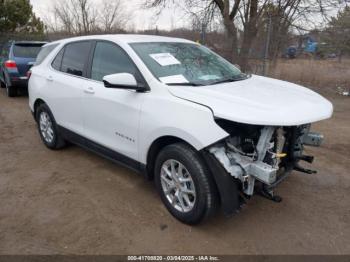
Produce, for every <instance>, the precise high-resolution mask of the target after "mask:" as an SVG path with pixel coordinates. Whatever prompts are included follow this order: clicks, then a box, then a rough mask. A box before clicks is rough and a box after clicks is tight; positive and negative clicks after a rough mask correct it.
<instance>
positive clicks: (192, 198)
mask: <svg viewBox="0 0 350 262" xmlns="http://www.w3.org/2000/svg"><path fill="white" fill-rule="evenodd" d="M160 172H161V174H160V179H161V185H162V190H163V192H164V194H165V196H166V198H167V200H168V201H169V203H170V204H171V205H172V206H173V207H174V208H175V209H176V210H178V211H180V212H183V213H187V212H189V211H191V210H192V209H193V207H194V205H195V203H196V189H195V186H194V182H193V180H192V177H191V174H190V173H189V172H188V170H187V169H186V167H185V166H184V165H183V164H181V163H180V162H179V161H177V160H174V159H169V160H167V161H165V162H164V163H163V165H162V168H161V171H160Z"/></svg>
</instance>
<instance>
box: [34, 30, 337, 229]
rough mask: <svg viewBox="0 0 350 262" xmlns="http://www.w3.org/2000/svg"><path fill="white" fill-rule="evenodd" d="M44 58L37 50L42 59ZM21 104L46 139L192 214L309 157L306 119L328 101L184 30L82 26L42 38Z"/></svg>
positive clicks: (263, 188) (327, 112) (313, 137)
mask: <svg viewBox="0 0 350 262" xmlns="http://www.w3.org/2000/svg"><path fill="white" fill-rule="evenodd" d="M45 56H46V57H45ZM39 57H40V61H38V62H37V64H36V65H35V66H34V67H33V68H32V70H31V72H32V73H31V77H30V81H29V103H30V108H31V111H32V112H33V114H34V117H35V120H36V121H37V123H38V129H39V133H40V136H41V138H42V140H43V142H44V143H45V145H46V146H47V147H48V148H50V149H58V148H62V147H63V146H64V145H65V144H66V141H69V142H72V143H74V144H77V145H79V146H82V147H84V148H86V149H89V150H92V151H94V152H96V153H98V154H100V155H103V156H105V157H107V158H108V159H111V160H113V161H115V162H118V163H122V164H124V165H126V166H128V167H130V168H132V169H134V170H136V171H139V172H141V173H143V174H145V176H146V177H147V178H149V179H154V180H155V184H156V186H157V189H158V190H159V193H160V196H161V199H162V201H163V203H164V204H165V206H166V207H167V209H168V210H169V212H170V213H171V214H172V215H173V216H175V217H176V218H177V219H179V220H181V221H182V222H184V223H188V224H195V223H198V222H200V221H201V220H202V219H203V218H205V217H208V216H209V215H210V214H212V213H213V212H214V211H215V209H216V208H217V207H219V206H221V208H222V210H223V211H224V213H225V214H231V213H234V212H236V211H238V210H239V209H240V207H241V206H242V204H243V203H244V202H245V199H247V198H249V197H250V196H251V195H253V194H254V192H259V193H261V194H262V195H263V196H265V197H267V198H270V199H272V200H275V201H279V200H280V198H279V197H277V196H274V195H273V189H274V188H275V187H276V185H277V184H279V183H280V182H281V181H282V180H283V179H284V178H286V177H287V176H288V175H289V174H290V173H291V170H293V169H296V170H298V171H302V172H306V173H312V172H314V171H313V170H309V169H304V168H302V167H301V166H300V165H299V161H300V160H304V161H308V162H312V160H313V157H312V156H306V155H303V145H304V144H308V145H314V146H317V145H320V143H321V142H322V135H320V134H317V133H312V132H309V129H310V123H312V122H316V121H319V120H323V119H326V118H329V117H330V116H331V115H332V111H333V107H332V104H331V103H330V102H329V101H327V100H326V99H324V98H323V97H321V96H320V95H318V94H317V93H315V92H313V91H311V90H309V89H306V88H304V87H301V86H298V85H295V84H292V83H288V82H284V81H280V80H275V79H271V78H266V77H261V76H256V75H247V74H244V73H242V72H241V71H240V70H239V69H238V68H236V67H235V66H233V65H232V64H230V63H229V62H227V61H226V60H225V59H223V58H221V57H220V56H218V55H217V54H215V53H213V52H212V51H210V50H209V49H208V48H206V47H204V46H201V45H199V44H197V43H194V42H191V41H187V40H184V39H176V38H167V37H159V36H143V35H105V36H101V35H100V36H87V37H78V38H71V39H65V40H60V41H57V42H53V43H50V44H47V45H45V46H44V47H43V49H42V51H41V53H40V54H39Z"/></svg>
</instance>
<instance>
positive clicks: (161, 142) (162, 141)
mask: <svg viewBox="0 0 350 262" xmlns="http://www.w3.org/2000/svg"><path fill="white" fill-rule="evenodd" d="M175 143H184V144H186V145H188V146H190V147H191V148H193V149H194V150H196V149H195V147H194V146H193V145H191V144H190V143H188V142H187V141H185V140H184V139H182V138H179V137H176V136H171V135H167V136H162V137H159V138H157V139H156V140H154V141H153V142H152V144H151V146H150V147H149V149H148V151H147V163H146V170H147V178H148V179H149V180H153V177H154V166H155V161H156V158H157V155H158V154H159V152H160V151H161V150H162V149H163V148H164V147H166V146H168V145H171V144H175Z"/></svg>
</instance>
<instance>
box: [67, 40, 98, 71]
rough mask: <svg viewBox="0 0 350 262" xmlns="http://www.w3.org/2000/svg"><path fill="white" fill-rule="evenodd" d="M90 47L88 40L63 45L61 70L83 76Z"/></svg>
mask: <svg viewBox="0 0 350 262" xmlns="http://www.w3.org/2000/svg"><path fill="white" fill-rule="evenodd" d="M90 48H91V42H90V41H84V42H76V43H71V44H68V45H67V46H66V47H65V51H64V55H63V60H62V65H61V71H62V72H64V73H68V74H72V75H76V76H83V75H84V69H85V66H86V63H87V60H88V57H89V52H90Z"/></svg>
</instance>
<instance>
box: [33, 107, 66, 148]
mask: <svg viewBox="0 0 350 262" xmlns="http://www.w3.org/2000/svg"><path fill="white" fill-rule="evenodd" d="M42 114H45V116H46V117H48V119H49V120H50V121H51V127H52V134H53V136H52V140H51V139H50V140H48V139H46V138H45V137H44V132H42V130H41V128H40V117H41V115H42ZM35 119H36V122H37V125H38V131H39V134H40V137H41V140H42V141H43V143H44V144H45V145H46V146H47V147H48V148H50V149H54V150H55V149H60V148H63V147H65V146H66V141H65V140H64V139H63V138H62V136H61V135H60V133H59V132H58V128H57V124H56V121H55V118H54V117H53V114H52V112H51V110H50V108H49V107H48V106H47V105H46V104H41V105H39V107H38V108H37V110H36V114H35Z"/></svg>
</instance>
